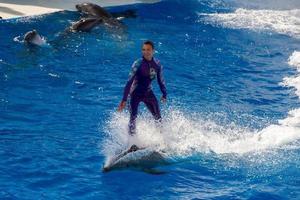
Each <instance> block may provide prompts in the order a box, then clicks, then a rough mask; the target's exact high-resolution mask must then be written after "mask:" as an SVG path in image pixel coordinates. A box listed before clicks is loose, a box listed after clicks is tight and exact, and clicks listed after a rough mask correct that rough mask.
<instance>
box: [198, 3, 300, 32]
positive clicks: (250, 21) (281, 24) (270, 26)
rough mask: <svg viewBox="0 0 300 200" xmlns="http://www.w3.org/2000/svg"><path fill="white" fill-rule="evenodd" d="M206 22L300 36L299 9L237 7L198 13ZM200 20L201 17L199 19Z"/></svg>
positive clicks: (227, 26)
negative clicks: (225, 10)
mask: <svg viewBox="0 0 300 200" xmlns="http://www.w3.org/2000/svg"><path fill="white" fill-rule="evenodd" d="M198 15H199V16H202V17H204V21H205V22H206V23H210V24H213V25H221V26H223V27H226V28H234V29H250V30H256V31H274V32H277V33H280V34H285V35H288V36H291V37H295V38H300V9H292V10H266V9H263V10H254V9H244V8H238V9H236V10H235V11H234V12H232V13H198ZM200 21H202V19H201V20H200Z"/></svg>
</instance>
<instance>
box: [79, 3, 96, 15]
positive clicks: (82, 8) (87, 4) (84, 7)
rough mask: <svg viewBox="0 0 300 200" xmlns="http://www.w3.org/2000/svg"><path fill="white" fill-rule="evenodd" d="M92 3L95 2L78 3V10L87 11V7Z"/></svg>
mask: <svg viewBox="0 0 300 200" xmlns="http://www.w3.org/2000/svg"><path fill="white" fill-rule="evenodd" d="M90 5H93V4H90V3H80V4H76V5H75V7H76V9H77V11H79V12H83V13H86V12H87V9H88V7H89V6H90Z"/></svg>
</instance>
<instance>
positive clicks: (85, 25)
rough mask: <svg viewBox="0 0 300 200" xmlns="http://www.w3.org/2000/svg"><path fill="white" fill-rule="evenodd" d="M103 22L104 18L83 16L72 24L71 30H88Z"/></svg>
mask: <svg viewBox="0 0 300 200" xmlns="http://www.w3.org/2000/svg"><path fill="white" fill-rule="evenodd" d="M102 22H103V20H102V19H99V18H83V19H80V20H79V21H77V22H75V23H74V24H72V26H71V27H70V30H71V31H72V32H77V31H85V32H88V31H90V30H92V29H93V28H94V27H95V26H97V25H99V24H101V23H102Z"/></svg>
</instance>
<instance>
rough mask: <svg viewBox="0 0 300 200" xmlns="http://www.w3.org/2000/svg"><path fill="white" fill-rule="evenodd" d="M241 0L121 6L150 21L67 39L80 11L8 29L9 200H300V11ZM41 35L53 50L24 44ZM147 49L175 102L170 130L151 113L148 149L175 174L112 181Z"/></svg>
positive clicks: (1, 64) (5, 189) (1, 192)
mask: <svg viewBox="0 0 300 200" xmlns="http://www.w3.org/2000/svg"><path fill="white" fill-rule="evenodd" d="M241 2H242V3H240V2H239V1H230V2H226V1H209V0H205V1H162V2H158V3H154V4H136V5H130V6H119V7H113V8H109V9H110V10H111V11H119V10H124V9H128V8H130V9H136V10H137V14H138V17H137V18H135V19H125V20H123V22H124V24H125V25H126V26H127V29H126V30H123V31H116V30H114V29H109V28H107V27H104V26H100V27H98V28H96V29H94V30H93V31H91V32H89V33H68V32H66V31H65V29H66V28H67V27H68V26H69V25H70V24H71V22H74V21H76V20H77V19H78V18H79V17H80V15H79V14H78V13H76V12H70V11H65V12H59V13H53V14H48V15H44V16H38V17H29V18H19V19H11V20H1V21H0V49H1V50H0V86H1V87H0V198H1V199H2V198H3V199H5V198H7V199H101V198H103V199H299V198H300V193H299V191H300V187H299V185H300V159H299V153H300V151H299V144H300V143H299V139H300V110H299V106H300V104H299V96H300V81H299V73H300V53H299V50H300V49H299V44H300V42H299V38H300V31H299V30H300V25H299V24H300V14H299V13H300V9H298V8H297V6H298V5H295V6H294V7H293V6H291V7H289V8H287V7H286V6H285V7H284V10H283V9H281V6H282V4H279V3H278V7H276V6H275V5H273V4H266V5H265V6H264V5H263V4H257V5H256V4H254V5H253V4H251V5H248V4H247V3H245V2H244V1H241ZM291 2H292V1H291ZM294 3H295V2H294ZM287 4H288V3H287ZM270 5H272V6H270ZM299 8H300V7H299ZM288 9H289V10H288ZM298 22H299V23H298ZM32 29H36V30H37V31H38V32H39V33H40V34H41V35H42V36H43V37H45V39H46V41H47V43H48V44H49V45H48V46H47V47H33V46H28V45H25V44H24V43H23V42H22V37H23V35H24V34H25V33H26V32H27V31H29V30H32ZM146 39H151V40H153V41H154V42H155V45H156V54H155V56H156V57H157V58H158V59H160V61H161V63H162V64H163V66H164V76H165V79H166V83H167V90H168V102H167V104H166V105H161V109H162V115H163V127H162V129H161V130H158V127H157V126H156V125H155V123H154V122H153V121H152V118H151V116H150V114H149V113H148V112H147V110H146V109H145V106H144V105H141V107H140V110H139V111H140V115H139V117H138V121H137V131H138V135H137V138H136V139H137V141H138V142H139V144H140V145H148V146H152V147H155V148H160V149H163V150H164V152H165V153H166V159H167V160H168V164H167V165H159V164H158V165H157V166H156V168H155V169H156V170H160V171H162V172H164V173H163V174H160V175H153V174H150V173H147V172H145V171H144V170H143V169H141V168H139V167H137V168H135V167H134V168H126V167H125V168H122V169H118V170H114V171H111V172H109V173H102V172H101V168H102V166H103V164H104V163H105V162H107V160H108V159H109V158H110V157H111V156H112V155H113V154H115V153H116V152H119V151H120V150H122V149H124V148H125V147H126V145H127V142H128V141H127V140H128V137H127V123H128V119H129V113H128V111H126V112H124V113H116V112H115V110H116V108H117V106H118V103H119V101H120V100H121V98H122V93H123V87H124V85H125V83H126V80H127V76H128V73H129V70H130V66H131V64H132V62H133V61H134V60H135V59H137V58H139V57H140V56H141V54H140V47H141V44H142V42H143V41H144V40H146ZM153 85H154V90H155V93H156V95H157V97H158V98H159V97H160V95H161V94H160V91H159V88H158V86H157V83H156V81H154V82H153Z"/></svg>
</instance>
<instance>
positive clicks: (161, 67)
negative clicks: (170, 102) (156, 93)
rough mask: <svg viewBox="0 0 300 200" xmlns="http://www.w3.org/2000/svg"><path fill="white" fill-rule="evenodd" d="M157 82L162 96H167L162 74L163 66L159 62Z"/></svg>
mask: <svg viewBox="0 0 300 200" xmlns="http://www.w3.org/2000/svg"><path fill="white" fill-rule="evenodd" d="M157 82H158V85H159V88H160V90H161V92H162V94H163V97H164V98H167V89H166V83H165V79H164V76H163V66H162V65H161V64H159V70H158V74H157Z"/></svg>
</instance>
